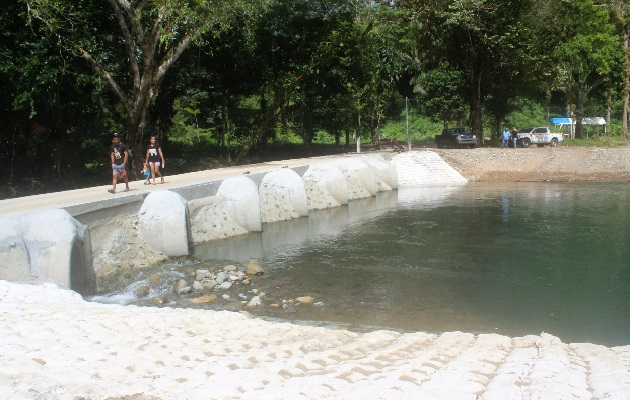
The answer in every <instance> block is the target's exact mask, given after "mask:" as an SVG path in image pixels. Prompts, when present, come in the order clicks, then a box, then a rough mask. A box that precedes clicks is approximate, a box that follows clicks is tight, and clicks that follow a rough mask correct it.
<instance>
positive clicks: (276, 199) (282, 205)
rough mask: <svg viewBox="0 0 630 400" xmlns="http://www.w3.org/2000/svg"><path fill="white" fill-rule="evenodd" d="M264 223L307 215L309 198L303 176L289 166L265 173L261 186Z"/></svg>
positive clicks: (261, 210)
mask: <svg viewBox="0 0 630 400" xmlns="http://www.w3.org/2000/svg"><path fill="white" fill-rule="evenodd" d="M258 193H259V196H260V213H261V216H262V222H263V223H270V222H278V221H286V220H289V219H294V218H299V217H306V216H307V215H308V200H307V198H306V189H305V187H304V182H303V181H302V178H300V176H299V175H298V174H297V173H296V172H295V171H293V170H292V169H289V168H283V169H280V170H278V171H273V172H270V173H268V174H267V175H265V177H264V178H263V179H262V182H261V184H260V188H259V191H258Z"/></svg>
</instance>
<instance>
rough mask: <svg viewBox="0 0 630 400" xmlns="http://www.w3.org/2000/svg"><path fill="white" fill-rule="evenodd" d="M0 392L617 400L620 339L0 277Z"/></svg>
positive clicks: (627, 362) (25, 395)
mask: <svg viewBox="0 0 630 400" xmlns="http://www.w3.org/2000/svg"><path fill="white" fill-rule="evenodd" d="M0 299H1V302H0V332H1V335H0V349H1V350H0V398H2V399H292V400H294V399H326V398H329V399H387V400H393V399H471V400H472V399H488V400H490V399H500V400H507V399H541V400H542V399H545V400H548V399H629V398H630V346H623V347H615V348H607V347H604V346H599V345H593V344H564V343H562V342H561V341H560V340H559V339H558V338H556V337H554V336H551V335H548V334H544V333H541V334H540V335H532V336H526V337H518V338H509V337H506V336H500V335H494V334H488V335H472V334H468V333H461V332H450V333H444V334H441V335H435V334H426V333H407V334H401V333H396V332H390V331H377V332H371V333H364V334H358V333H353V332H349V331H345V330H332V329H326V328H317V327H305V326H298V325H292V324H288V323H271V322H266V321H263V320H260V319H255V318H250V317H249V316H248V315H246V314H241V313H232V312H213V311H203V310H193V309H170V308H161V309H159V308H141V307H134V306H127V307H123V306H117V305H104V304H97V303H88V302H85V301H84V300H83V299H82V298H81V297H80V296H79V295H78V294H76V293H74V292H72V291H68V290H64V289H59V288H58V287H57V286H56V285H54V284H45V285H25V284H18V283H9V282H6V281H0Z"/></svg>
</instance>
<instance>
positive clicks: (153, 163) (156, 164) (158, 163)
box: [149, 161, 160, 168]
mask: <svg viewBox="0 0 630 400" xmlns="http://www.w3.org/2000/svg"><path fill="white" fill-rule="evenodd" d="M149 164H151V165H155V166H156V167H158V168H160V162H159V161H156V162H152V161H149Z"/></svg>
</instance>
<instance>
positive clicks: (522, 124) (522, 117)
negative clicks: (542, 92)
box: [493, 98, 549, 133]
mask: <svg viewBox="0 0 630 400" xmlns="http://www.w3.org/2000/svg"><path fill="white" fill-rule="evenodd" d="M515 104H516V106H515V108H516V109H517V110H518V111H513V112H511V113H510V114H508V115H507V116H506V117H505V119H504V120H503V121H502V122H501V124H500V126H499V129H502V128H505V127H506V126H507V127H509V128H510V129H511V128H512V127H516V129H522V128H526V127H535V126H548V125H549V121H546V120H545V116H546V112H545V109H544V107H543V106H542V105H541V104H540V103H536V102H534V101H531V100H529V99H526V98H518V99H516V100H515ZM493 133H498V131H496V132H493Z"/></svg>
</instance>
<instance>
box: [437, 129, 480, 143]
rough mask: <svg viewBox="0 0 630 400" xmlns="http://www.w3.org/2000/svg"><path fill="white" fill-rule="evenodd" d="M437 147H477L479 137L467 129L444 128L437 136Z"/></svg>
mask: <svg viewBox="0 0 630 400" xmlns="http://www.w3.org/2000/svg"><path fill="white" fill-rule="evenodd" d="M435 144H436V145H437V147H470V148H475V147H477V137H475V135H473V134H472V133H471V132H470V131H469V130H468V129H466V128H444V129H443V130H442V134H441V135H436V136H435Z"/></svg>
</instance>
